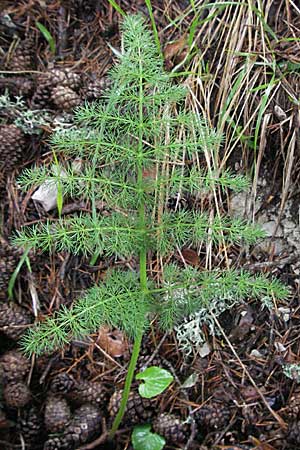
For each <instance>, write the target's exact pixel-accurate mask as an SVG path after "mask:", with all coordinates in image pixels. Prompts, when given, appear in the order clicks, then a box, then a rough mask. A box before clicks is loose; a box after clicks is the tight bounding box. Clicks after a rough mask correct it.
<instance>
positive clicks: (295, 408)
mask: <svg viewBox="0 0 300 450" xmlns="http://www.w3.org/2000/svg"><path fill="white" fill-rule="evenodd" d="M282 415H283V417H284V418H286V419H288V420H289V421H292V420H294V421H295V420H297V419H298V418H300V389H297V390H296V391H295V392H294V393H293V395H292V396H291V398H290V399H289V401H288V404H287V406H286V407H285V408H284V409H283V411H282Z"/></svg>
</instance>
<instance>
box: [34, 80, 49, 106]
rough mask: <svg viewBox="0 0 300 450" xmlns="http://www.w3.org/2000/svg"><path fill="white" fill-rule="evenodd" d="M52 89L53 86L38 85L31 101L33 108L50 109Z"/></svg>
mask: <svg viewBox="0 0 300 450" xmlns="http://www.w3.org/2000/svg"><path fill="white" fill-rule="evenodd" d="M51 89H52V88H51V86H47V85H45V84H38V85H37V87H36V90H35V93H34V94H33V96H32V99H31V106H32V108H38V109H49V101H50V97H51Z"/></svg>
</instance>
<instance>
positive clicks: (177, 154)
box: [14, 16, 287, 448]
mask: <svg viewBox="0 0 300 450" xmlns="http://www.w3.org/2000/svg"><path fill="white" fill-rule="evenodd" d="M122 40H123V44H122V48H123V49H124V50H123V51H122V54H121V58H120V61H119V63H118V65H117V66H116V67H114V68H113V69H112V71H111V73H110V75H111V80H112V87H111V89H110V91H109V93H108V94H107V96H106V97H105V98H104V99H103V100H102V101H100V102H98V103H93V104H86V105H85V106H83V107H81V108H79V109H77V111H76V113H75V123H76V125H77V127H73V128H71V129H68V130H63V131H61V132H56V133H55V134H54V136H53V138H52V148H53V151H54V152H56V154H57V158H56V160H55V161H54V162H55V164H54V165H53V163H52V164H51V165H50V166H49V167H47V166H44V167H39V168H32V169H27V170H26V171H24V172H23V174H22V176H21V177H20V179H19V183H20V185H21V186H22V187H23V188H24V189H25V190H26V189H28V188H32V187H34V186H38V185H40V184H41V183H44V182H46V181H47V182H51V183H56V184H57V185H59V186H60V190H61V195H63V197H64V198H67V197H72V198H80V199H85V200H86V201H87V202H88V205H89V208H88V209H89V210H90V212H89V213H86V212H84V213H80V214H78V215H74V216H71V217H67V216H61V217H59V218H58V219H53V220H49V221H48V222H45V223H43V224H41V225H34V226H32V227H25V228H24V229H22V230H21V231H19V233H18V235H17V236H16V237H15V239H14V243H15V244H18V245H20V246H23V247H25V248H34V249H41V250H43V251H48V252H65V251H67V252H70V253H71V254H81V255H86V256H88V257H89V258H92V257H93V258H95V256H94V255H102V256H104V257H105V256H112V255H114V256H115V257H116V258H119V257H121V258H130V259H131V261H132V262H133V264H134V265H135V267H136V270H134V271H128V270H125V269H124V270H121V269H114V268H112V269H111V270H110V271H109V272H108V273H107V275H106V278H105V280H104V282H102V283H100V284H99V285H95V286H94V287H92V288H90V289H89V290H87V291H86V292H85V294H84V295H83V296H82V297H81V298H79V299H78V300H76V301H74V304H73V306H72V307H71V308H70V309H68V308H66V307H62V308H61V309H60V310H59V311H57V312H56V313H55V314H53V315H52V316H51V317H47V318H45V319H44V320H43V321H42V322H40V323H37V324H36V325H34V326H33V327H32V328H31V329H30V330H29V331H28V332H27V334H26V335H25V337H24V339H23V341H22V345H23V348H24V350H25V352H26V353H27V354H32V353H35V354H41V353H43V352H51V351H54V350H56V349H57V348H61V347H63V346H64V345H65V344H67V343H69V342H70V341H71V340H72V339H74V338H75V339H76V338H79V337H82V336H85V335H88V334H90V333H91V332H95V331H96V330H97V329H99V327H100V326H102V325H104V324H106V325H109V326H111V327H117V328H119V329H121V330H123V331H124V332H125V333H126V334H127V335H128V337H129V338H132V339H133V341H134V344H133V350H132V356H131V360H130V363H129V367H128V370H127V376H126V380H125V386H124V390H123V398H122V401H121V405H120V410H119V412H118V414H117V416H116V418H115V420H114V423H113V425H112V429H111V437H113V436H114V434H115V432H116V430H117V428H118V427H119V425H120V423H121V421H122V418H123V415H124V412H125V410H126V403H127V400H128V396H129V392H130V388H131V383H132V380H133V377H134V372H135V368H136V363H137V360H138V356H139V351H140V347H141V342H142V337H143V334H144V333H145V332H146V331H147V329H148V328H149V326H150V323H151V322H152V321H153V320H154V318H156V320H157V321H156V324H157V327H159V328H161V329H162V330H172V329H173V328H174V327H175V326H176V325H178V324H180V323H182V321H184V320H185V318H187V317H189V316H190V315H191V314H194V313H196V312H197V311H199V310H201V311H206V310H207V311H208V312H209V310H210V308H211V307H213V308H214V314H215V315H216V314H217V312H216V311H224V310H225V309H226V308H229V307H231V306H232V305H233V304H234V303H235V302H239V301H241V300H243V299H247V298H249V297H251V298H257V299H259V298H260V297H277V298H284V297H286V296H287V289H286V288H285V287H284V286H282V285H281V284H280V283H279V281H277V280H273V279H271V280H268V279H267V278H266V277H264V276H261V275H257V276H254V275H252V274H250V273H247V272H243V271H237V270H233V269H232V270H225V271H223V272H222V271H221V270H215V271H204V270H202V271H200V270H198V269H197V268H193V267H190V266H186V267H185V268H182V267H179V266H178V265H177V264H175V263H168V262H167V261H169V260H170V256H171V255H172V253H174V252H175V251H177V250H176V249H181V248H183V247H189V246H190V247H193V248H198V247H199V246H200V245H203V243H205V242H208V243H209V244H210V245H212V246H213V245H230V244H231V243H234V242H235V243H243V242H246V243H248V244H252V243H254V242H256V240H257V239H259V238H261V237H263V236H264V233H263V232H262V231H261V229H260V228H258V227H257V226H253V225H250V224H248V223H246V222H244V221H243V220H240V219H231V218H230V217H222V216H219V215H217V216H216V217H215V218H214V217H213V214H212V212H210V214H207V213H203V212H200V211H199V210H197V209H196V210H192V209H184V210H175V211H170V210H169V208H168V198H169V197H170V196H174V195H177V193H178V192H181V193H183V194H188V195H194V194H196V193H198V194H199V192H206V193H208V192H210V191H215V192H216V191H217V190H219V191H220V192H221V191H222V190H226V189H228V188H229V189H231V190H233V191H240V190H243V189H246V188H247V186H248V182H247V180H246V179H245V178H244V177H242V176H235V175H234V174H232V173H230V172H228V171H224V172H223V173H218V172H213V171H211V170H209V171H205V170H204V168H200V167H199V168H198V167H197V166H192V165H191V161H192V160H193V159H196V158H197V157H198V155H199V154H201V152H203V151H204V150H207V151H209V152H213V151H214V149H215V148H217V147H218V146H220V145H221V142H222V136H220V134H219V133H218V132H217V131H216V130H214V129H211V128H210V127H209V126H208V124H207V123H206V121H205V120H204V119H203V118H201V117H198V116H197V115H195V113H194V112H192V111H191V112H190V111H188V110H187V109H186V107H185V99H186V96H187V91H186V89H185V88H184V87H182V86H176V85H174V83H173V82H172V78H171V77H170V75H169V74H168V73H166V72H165V71H164V69H163V60H162V58H161V55H160V53H159V51H158V48H157V45H156V43H155V40H154V38H153V35H152V33H151V32H150V31H149V30H148V27H147V26H146V24H145V21H144V19H143V18H142V17H141V16H127V17H126V18H125V19H124V23H123V37H122ZM60 153H63V156H64V157H63V158H60ZM72 158H77V161H78V158H79V159H80V161H81V164H80V167H78V165H77V166H76V165H74V163H73V162H72ZM60 161H67V162H65V163H62V162H60ZM62 174H63V175H62ZM103 201H104V202H105V203H106V204H107V205H108V206H109V211H110V213H109V214H108V215H102V213H101V210H100V209H99V206H98V205H99V203H100V202H103ZM157 256H159V259H158V260H161V261H163V263H164V264H163V270H162V271H161V277H160V279H156V280H154V279H152V277H151V275H150V272H149V270H148V267H149V266H148V262H149V259H150V258H153V257H157ZM218 299H221V303H220V304H218ZM147 370H148V371H147ZM147 370H146V371H145V372H143V373H142V375H138V378H143V379H144V381H145V385H144V387H143V388H142V389H143V390H144V391H147V390H149V389H150V391H152V392H156V393H158V392H159V391H160V389H161V388H165V387H167V385H168V383H169V382H170V381H171V378H170V376H169V375H168V377H166V378H167V379H166V380H164V383H163V385H160V388H159V389H157V386H156V382H157V380H156V381H155V383H153V378H151V380H152V381H151V380H150V379H149V378H148V376H149V371H150V372H151V371H152V372H151V373H152V375H153V371H154V370H155V372H156V370H157V369H153V368H149V369H147ZM160 373H161V372H160ZM158 384H160V383H158ZM153 385H155V389H154V390H152V389H153ZM157 445H158V447H157V448H159V445H161V443H160V444H157ZM140 448H141V447H140ZM144 448H145V447H144Z"/></svg>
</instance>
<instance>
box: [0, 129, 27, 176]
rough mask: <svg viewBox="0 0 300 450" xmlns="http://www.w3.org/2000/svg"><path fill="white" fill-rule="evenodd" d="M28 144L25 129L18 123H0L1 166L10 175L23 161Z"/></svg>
mask: <svg viewBox="0 0 300 450" xmlns="http://www.w3.org/2000/svg"><path fill="white" fill-rule="evenodd" d="M25 145H26V140H25V135H24V133H23V131H22V130H21V129H20V128H18V127H17V126H16V125H13V124H11V125H0V168H1V171H3V172H4V175H5V176H7V175H9V174H10V173H11V172H12V171H13V170H14V169H15V168H16V165H17V164H18V163H20V162H21V161H22V158H23V153H24V149H25Z"/></svg>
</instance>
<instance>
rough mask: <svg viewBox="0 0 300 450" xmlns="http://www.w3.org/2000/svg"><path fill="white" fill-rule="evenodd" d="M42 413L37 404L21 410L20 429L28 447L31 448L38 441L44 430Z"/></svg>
mask: <svg viewBox="0 0 300 450" xmlns="http://www.w3.org/2000/svg"><path fill="white" fill-rule="evenodd" d="M42 428H43V426H42V421H41V415H40V413H39V411H38V410H37V408H36V407H35V406H30V407H29V408H25V409H23V410H22V411H21V415H20V418H19V421H18V430H19V431H20V433H21V434H22V437H23V439H24V441H25V444H26V448H28V449H29V448H30V445H32V444H33V443H34V442H36V441H37V440H38V439H39V437H40V434H41V432H42Z"/></svg>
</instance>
